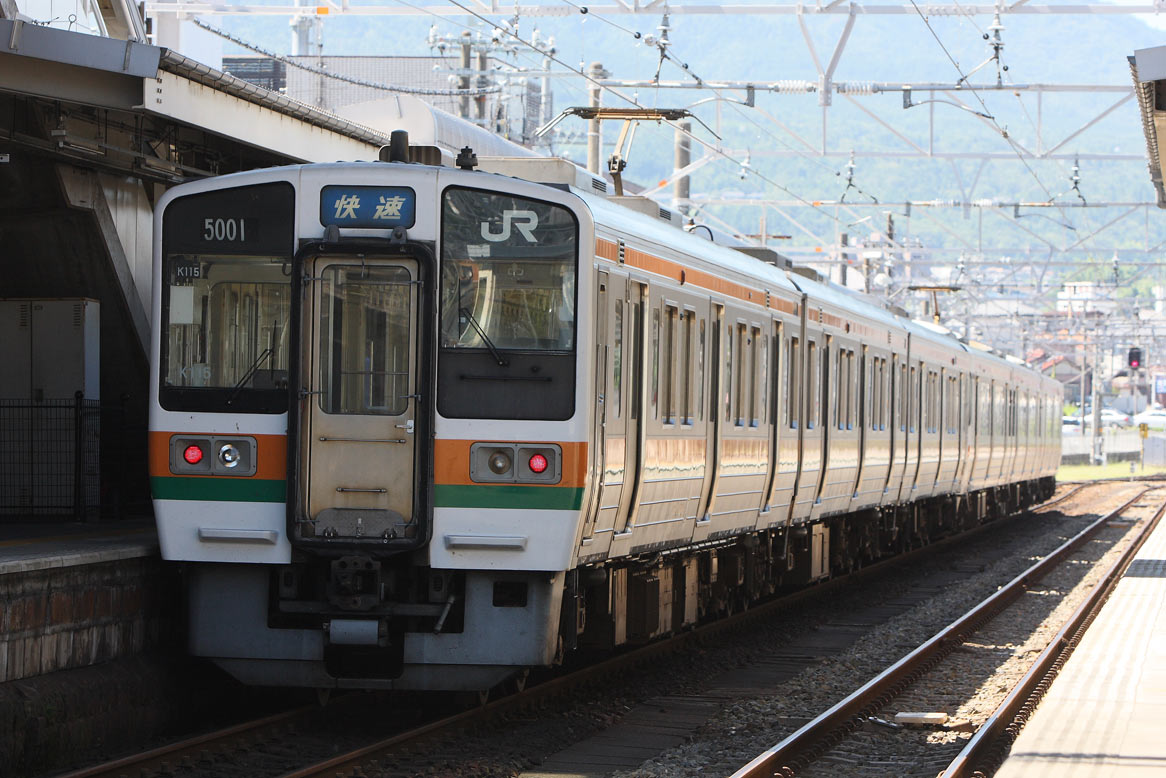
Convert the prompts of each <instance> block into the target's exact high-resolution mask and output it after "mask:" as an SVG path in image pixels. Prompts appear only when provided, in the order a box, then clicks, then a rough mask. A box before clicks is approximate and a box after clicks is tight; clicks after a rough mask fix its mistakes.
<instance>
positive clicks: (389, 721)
mask: <svg viewBox="0 0 1166 778" xmlns="http://www.w3.org/2000/svg"><path fill="white" fill-rule="evenodd" d="M1084 488H1086V487H1085V486H1083V485H1076V486H1072V487H1070V488H1068V489H1067V490H1065V491H1064V492H1063V493H1062V494H1060V495H1058V496H1057V497H1056V498H1054V499H1053V500H1050V501H1049V502H1047V503H1045V504H1043V505H1041V506H1037V508H1035V509H1034V512H1038V513H1039V512H1045V511H1049V510H1053V509H1055V507H1056V506H1058V505H1063V504H1065V503H1067V502H1069V501H1072V500H1073V499H1075V498H1078V496H1079V495H1080V492H1081V490H1082V489H1084ZM1005 521H1008V520H1005ZM1002 523H1003V522H994V523H993V524H989V525H985V527H983V528H979V529H978V530H976V531H973V532H971V533H965V534H964V535H961V536H959V537H958V538H954V539H947V540H942V541H938V542H936V543H933V544H931V545H929V546H926V547H924V548H922V549H917V550H914V551H912V552H909V553H908V554H904V555H900V556H898V557H895V558H893V559H889V560H886V561H883V562H879V563H877V564H874V565H871V566H869V567H867V568H864V569H863V570H860V571H858V572H857V573H855V574H852V575H851V576H846V577H839V578H836V579H831V580H829V581H827V582H824V583H823V584H820V585H817V586H814V587H811V588H809V589H805V590H802V591H799V592H795V593H793V594H791V595H787V596H785V597H782V598H780V599H776V600H773V601H771V602H768V603H765V604H762V605H760V606H756V607H754V608H752V609H750V610H749V611H746V612H744V613H741V614H737V615H735V616H733V617H730V618H728V619H723V620H721V621H718V622H715V623H712V624H709V625H706V626H703V627H701V628H699V629H697V630H692V631H690V632H686V633H682V634H680V635H677V636H675V637H674V638H673V639H671V640H668V641H661V642H658V643H654V644H650V645H647V646H644V647H641V648H639V649H636V650H633V651H629V652H626V653H624V654H622V655H620V656H617V657H614V658H611V659H608V660H606V661H604V662H601V663H598V664H595V665H592V666H590V667H587V668H583V669H581V670H577V671H574V672H572V673H570V674H569V675H565V676H561V677H558V678H554V679H552V680H549V681H546V682H543V683H540V684H538V685H532V686H531V687H530V688H527V689H525V690H524V691H522V692H520V693H518V694H513V695H510V696H508V697H504V698H502V699H499V700H496V701H494V702H490V703H489V704H486V705H484V706H480V707H475V708H472V709H470V710H465V711H458V712H455V713H453V714H450V713H449V708H448V707H446V708H445V709H444V710H439V711H437V712H436V713H435V714H431V717H430V718H429V720H425V721H420V722H418V721H416V720H413V721H402V720H400V719H399V718H397V717H394V716H392V715H390V714H387V713H386V712H385V711H384V710H383V707H384V706H380V707H378V706H377V704H376V701H377V699H378V698H377V697H376V696H375V695H359V694H355V695H347V696H345V697H341V698H339V699H337V700H335V701H333V703H331V704H330V705H329V706H328V707H327V708H324V709H321V708H318V707H316V706H309V707H305V708H298V709H295V710H292V711H288V712H285V713H282V714H278V715H275V716H269V717H266V718H264V719H260V720H256V721H253V722H246V723H243V724H240V725H237V726H234V727H230V728H228V729H225V730H221V731H219V732H214V733H209V734H206V735H202V736H199V737H196V738H192V739H189V740H185V741H182V742H178V743H174V744H171V745H168V746H165V747H162V748H157V749H153V750H151V751H149V752H145V753H143V754H139V755H135V756H130V757H125V758H123V759H119V760H116V761H114V762H109V763H106V764H103V765H99V766H95V767H92V768H88V769H85V770H80V771H76V772H73V773H69V774H68V775H67V776H61V777H60V778H98V777H102V778H104V777H105V776H109V777H110V778H117V776H133V777H134V778H138V776H152V775H180V776H191V777H192V778H201V777H202V776H220V775H221V776H226V775H231V774H238V773H237V771H235V772H234V773H233V771H234V770H235V768H234V767H233V765H235V766H238V765H240V764H243V765H247V768H246V769H247V773H248V774H249V775H252V776H284V778H291V777H292V776H295V777H296V778H307V777H308V776H328V778H333V777H334V776H337V775H360V774H362V773H363V774H366V775H375V774H377V773H378V772H380V769H379V768H378V767H377V765H378V764H382V763H384V762H385V760H389V761H390V762H391V760H392V758H393V755H394V754H399V753H401V752H410V751H414V750H416V749H419V748H424V745H423V744H424V742H425V741H426V740H427V739H431V738H432V739H437V738H440V737H442V736H443V735H446V734H448V733H451V732H458V731H464V730H468V729H472V728H480V727H486V726H489V725H490V723H491V722H498V721H505V720H506V719H508V718H510V717H516V716H517V717H522V716H524V715H526V713H525V712H526V711H529V710H532V709H535V708H537V707H539V706H542V705H544V704H546V702H547V701H548V700H551V699H554V698H556V697H563V696H568V695H570V694H572V693H574V692H575V691H577V690H579V689H581V688H583V687H586V686H587V685H589V684H592V683H596V682H599V681H600V680H602V679H605V678H610V677H611V676H613V675H617V674H619V673H621V672H623V671H625V670H626V669H627V668H631V667H635V666H638V665H644V664H646V663H651V662H653V660H655V659H657V658H659V657H662V656H663V655H665V654H669V653H673V652H676V651H679V650H681V649H682V648H683V647H684V646H685V645H687V644H689V643H691V642H699V641H705V640H708V639H709V638H711V637H713V636H715V635H717V634H719V633H723V632H727V631H730V630H738V629H741V628H743V627H744V626H746V625H748V624H750V623H752V622H755V621H757V620H762V619H765V618H769V617H771V616H772V615H773V614H774V613H775V612H776V611H778V610H780V609H783V608H791V607H794V606H796V605H798V604H800V603H803V602H805V601H807V600H810V599H812V598H819V597H823V596H828V595H829V594H830V593H831V592H833V591H835V590H837V589H841V588H843V587H847V586H852V585H853V584H854V582H855V580H856V579H859V580H861V579H862V578H864V577H866V576H875V575H878V574H879V573H880V572H884V571H885V569H887V568H893V567H895V566H910V565H912V564H914V562H915V561H917V560H918V558H920V557H921V556H924V555H927V554H931V553H935V552H937V551H939V550H941V549H943V548H945V547H947V546H949V545H950V544H951V543H964V542H967V541H968V540H969V539H970V538H972V537H974V536H975V535H976V534H978V533H979V532H983V531H987V530H990V529H992V528H993V527H996V528H999V527H1000V526H1001V524H1002ZM903 607H906V605H905V606H903ZM852 637H853V636H852V635H851V636H850V637H849V638H848V639H852ZM843 648H845V645H842V644H840V645H839V646H838V647H837V650H842V649H843ZM795 653H796V650H795ZM792 664H793V665H798V664H799V662H798V661H797V660H796V659H794V660H792ZM321 719H328V721H329V726H328V727H327V731H330V732H343V733H344V734H343V735H342V736H341V735H336V736H334V737H332V738H331V739H327V743H326V744H322V743H321V742H319V741H321V738H322V733H321V730H320V726H319V722H320V720H321ZM356 721H359V722H361V725H360V726H355V725H350V724H346V723H345V722H356ZM374 730H377V732H375V733H374V732H373V731H374ZM361 733H363V737H362V734H361ZM377 734H379V735H381V736H380V737H377ZM354 741H358V742H359V745H358V746H354V745H353V743H354ZM338 749H339V750H344V752H343V753H340V754H338V755H335V756H331V755H330V756H329V757H328V758H320V756H319V754H320V752H321V751H323V752H324V753H326V754H334V753H335V752H336V751H337V750H338ZM346 749H350V750H346ZM305 764H307V765H308V766H306V767H305V766H303V765H305ZM288 765H294V766H288ZM387 774H394V773H391V772H390V773H387Z"/></svg>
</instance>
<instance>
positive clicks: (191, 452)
mask: <svg viewBox="0 0 1166 778" xmlns="http://www.w3.org/2000/svg"><path fill="white" fill-rule="evenodd" d="M182 458H183V459H185V460H186V461H187V462H188V463H189V464H192V465H197V464H198V463H199V462H201V461H202V449H201V448H199V447H198V446H187V447H186V450H185V451H183V452H182Z"/></svg>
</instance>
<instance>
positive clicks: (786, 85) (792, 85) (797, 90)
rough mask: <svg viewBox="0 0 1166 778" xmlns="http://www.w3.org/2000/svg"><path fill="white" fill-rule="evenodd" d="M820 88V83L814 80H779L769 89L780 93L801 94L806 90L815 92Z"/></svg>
mask: <svg viewBox="0 0 1166 778" xmlns="http://www.w3.org/2000/svg"><path fill="white" fill-rule="evenodd" d="M817 88H818V85H817V84H815V83H814V82H812V81H792V80H789V81H778V82H777V83H775V84H774V85H773V86H771V87H770V88H769V91H771V92H776V93H778V94H779V95H800V94H805V93H806V92H813V91H814V90H815V89H817Z"/></svg>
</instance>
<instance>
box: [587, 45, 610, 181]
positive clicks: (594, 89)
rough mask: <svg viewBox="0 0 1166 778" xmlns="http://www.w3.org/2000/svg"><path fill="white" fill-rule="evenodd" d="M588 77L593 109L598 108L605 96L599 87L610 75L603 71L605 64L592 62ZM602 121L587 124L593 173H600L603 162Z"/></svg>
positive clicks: (588, 165)
mask: <svg viewBox="0 0 1166 778" xmlns="http://www.w3.org/2000/svg"><path fill="white" fill-rule="evenodd" d="M588 75H589V76H591V79H592V80H591V89H590V90H589V91H590V93H591V107H592V108H598V107H599V104H600V97H601V96H602V94H603V89H602V88H601V87H600V86H599V83H598V82H599V81H600V80H601V79H604V78H607V77H608V76H609V75H611V74H610V73H608V72H607V71H606V70H604V69H603V63H601V62H592V63H591V67H590V68H589V70H588ZM600 127H601V124H600V119H599V117H598V116H596V117H595V118H594V119H591V120H590V121H589V122H587V169H588V170H590V171H591V172H592V173H598V172H599V171H600V164H601V160H600V158H599V146H600V141H601V136H600Z"/></svg>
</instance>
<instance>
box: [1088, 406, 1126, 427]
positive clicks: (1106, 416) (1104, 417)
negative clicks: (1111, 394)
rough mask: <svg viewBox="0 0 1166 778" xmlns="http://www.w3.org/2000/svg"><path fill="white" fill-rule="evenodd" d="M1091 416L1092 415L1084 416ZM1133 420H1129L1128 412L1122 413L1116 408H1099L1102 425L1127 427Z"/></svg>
mask: <svg viewBox="0 0 1166 778" xmlns="http://www.w3.org/2000/svg"><path fill="white" fill-rule="evenodd" d="M1086 418H1092V417H1086ZM1132 423H1133V422H1132V421H1131V420H1130V415H1129V414H1128V413H1122V412H1121V411H1119V410H1117V409H1116V408H1102V409H1101V426H1102V427H1128V426H1130V425H1131V424H1132Z"/></svg>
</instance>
